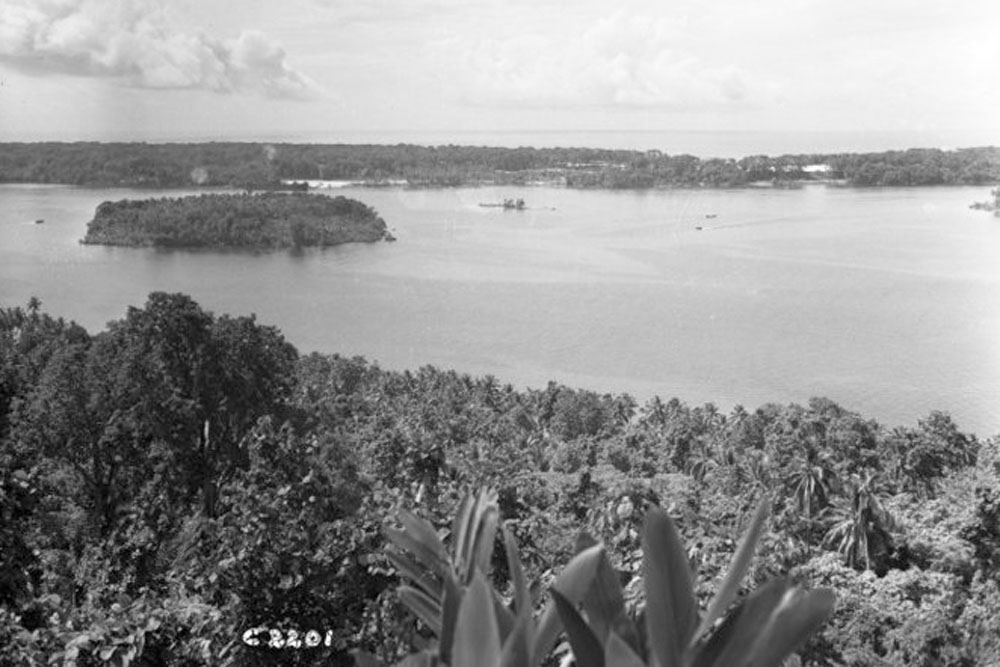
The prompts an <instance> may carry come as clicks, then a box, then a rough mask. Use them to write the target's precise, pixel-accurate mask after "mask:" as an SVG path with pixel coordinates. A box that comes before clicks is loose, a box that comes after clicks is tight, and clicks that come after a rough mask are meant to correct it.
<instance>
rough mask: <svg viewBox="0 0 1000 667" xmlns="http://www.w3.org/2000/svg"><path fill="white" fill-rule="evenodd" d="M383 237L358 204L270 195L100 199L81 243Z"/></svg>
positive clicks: (290, 242)
mask: <svg viewBox="0 0 1000 667" xmlns="http://www.w3.org/2000/svg"><path fill="white" fill-rule="evenodd" d="M385 237H386V227H385V221H384V220H382V218H380V217H379V216H378V215H377V214H376V213H375V211H374V210H372V209H371V208H370V207H368V206H366V205H365V204H362V203H361V202H359V201H357V200H354V199H348V198H347V197H327V196H324V195H310V194H304V193H295V194H288V193H273V192H272V193H264V194H211V195H199V196H192V197H176V198H162V199H142V200H132V199H123V200H121V201H117V202H111V201H106V202H104V203H103V204H101V205H100V206H98V207H97V211H96V212H95V213H94V219H93V220H91V221H90V222H89V223H87V235H86V236H85V237H84V238H83V243H93V244H98V245H121V246H168V247H196V246H212V247H218V246H227V247H245V248H289V247H306V246H331V245H337V244H340V243H351V242H356V241H365V242H372V241H379V240H382V239H383V238H385Z"/></svg>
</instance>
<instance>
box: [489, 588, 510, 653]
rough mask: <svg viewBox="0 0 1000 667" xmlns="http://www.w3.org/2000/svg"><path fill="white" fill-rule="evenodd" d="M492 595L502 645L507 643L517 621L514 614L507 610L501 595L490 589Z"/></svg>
mask: <svg viewBox="0 0 1000 667" xmlns="http://www.w3.org/2000/svg"><path fill="white" fill-rule="evenodd" d="M490 593H491V594H492V595H493V613H494V614H495V615H496V619H497V630H498V631H499V632H500V643H501V644H502V643H503V642H504V641H506V639H507V635H509V634H510V632H511V630H513V629H514V622H515V620H516V619H515V617H514V612H512V611H511V610H510V609H508V608H507V605H506V604H505V603H504V601H503V598H502V597H500V594H499V593H497V592H496V591H495V590H493V589H492V588H490Z"/></svg>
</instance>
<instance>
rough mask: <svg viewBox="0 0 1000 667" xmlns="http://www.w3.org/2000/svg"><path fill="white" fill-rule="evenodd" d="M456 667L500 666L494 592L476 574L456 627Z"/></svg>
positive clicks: (453, 652)
mask: <svg viewBox="0 0 1000 667" xmlns="http://www.w3.org/2000/svg"><path fill="white" fill-rule="evenodd" d="M448 664H450V665H451V666H452V667H499V665H500V634H499V632H498V631H497V621H496V616H495V615H494V613H493V593H492V591H491V590H490V587H489V585H488V584H487V583H486V580H485V579H484V578H483V575H482V573H480V572H477V573H475V574H474V575H473V578H472V583H471V584H470V586H469V590H468V592H467V593H466V594H465V597H464V599H463V600H462V605H461V608H460V609H459V612H458V620H457V622H456V624H455V641H454V644H453V645H452V651H451V661H450V662H449V663H448Z"/></svg>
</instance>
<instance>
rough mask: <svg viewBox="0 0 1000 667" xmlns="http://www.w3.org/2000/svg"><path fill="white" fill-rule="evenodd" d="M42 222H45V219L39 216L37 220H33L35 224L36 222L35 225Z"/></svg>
mask: <svg viewBox="0 0 1000 667" xmlns="http://www.w3.org/2000/svg"><path fill="white" fill-rule="evenodd" d="M43 222H45V219H44V218H39V219H38V220H35V224H36V225H40V224H42V223H43Z"/></svg>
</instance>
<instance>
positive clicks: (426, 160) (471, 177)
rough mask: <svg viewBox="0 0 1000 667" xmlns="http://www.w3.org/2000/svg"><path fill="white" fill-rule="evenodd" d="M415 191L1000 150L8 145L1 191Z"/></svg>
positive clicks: (883, 180)
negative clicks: (708, 153) (747, 152)
mask: <svg viewBox="0 0 1000 667" xmlns="http://www.w3.org/2000/svg"><path fill="white" fill-rule="evenodd" d="M324 180H326V181H330V180H333V181H351V182H357V183H362V184H366V185H373V186H378V185H389V184H393V185H395V184H406V185H408V186H410V187H450V186H462V185H529V184H548V185H562V186H566V187H571V188H657V187H744V186H749V185H754V184H762V183H769V184H773V185H779V186H781V185H795V184H797V183H802V182H809V181H823V182H835V183H844V184H847V185H855V186H924V185H959V184H963V185H986V184H993V183H997V182H1000V148H997V147H983V148H964V149H958V150H949V151H945V150H939V149H920V148H915V149H911V150H906V151H888V152H881V153H836V154H802V155H782V156H776V157H772V156H765V155H753V156H747V157H744V158H742V159H739V160H736V159H718V158H709V159H704V158H698V157H695V156H692V155H671V154H669V153H668V152H667V151H664V150H647V151H634V150H603V149H594V148H527V147H522V148H490V147H483V146H451V145H449V146H416V145H406V144H399V145H394V146H390V145H348V144H256V143H203V144H146V143H118V144H115V143H85V142H81V143H6V144H0V183H64V184H70V185H86V186H92V187H122V186H124V187H145V188H150V187H152V188H178V187H191V186H192V185H196V186H197V185H203V186H212V187H219V186H225V187H239V188H243V189H258V190H269V189H277V188H287V187H290V186H291V184H292V183H293V182H304V181H324Z"/></svg>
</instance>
